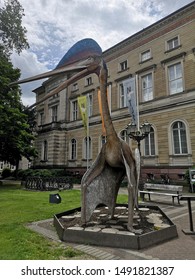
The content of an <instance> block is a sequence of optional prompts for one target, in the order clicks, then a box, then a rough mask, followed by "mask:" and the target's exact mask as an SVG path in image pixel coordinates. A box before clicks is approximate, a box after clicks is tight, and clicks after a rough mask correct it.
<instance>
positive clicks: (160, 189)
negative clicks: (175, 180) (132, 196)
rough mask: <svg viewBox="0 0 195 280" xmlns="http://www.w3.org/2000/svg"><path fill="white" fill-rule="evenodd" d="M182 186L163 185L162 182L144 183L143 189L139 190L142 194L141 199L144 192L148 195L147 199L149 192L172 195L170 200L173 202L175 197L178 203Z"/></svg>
mask: <svg viewBox="0 0 195 280" xmlns="http://www.w3.org/2000/svg"><path fill="white" fill-rule="evenodd" d="M182 191H183V186H176V185H164V184H148V183H145V184H144V188H143V190H140V191H139V192H140V194H142V200H143V201H144V198H145V194H147V195H148V198H149V200H151V199H150V196H151V194H155V195H166V196H172V202H173V203H174V199H175V197H177V201H178V204H180V201H179V200H180V197H181V196H182Z"/></svg>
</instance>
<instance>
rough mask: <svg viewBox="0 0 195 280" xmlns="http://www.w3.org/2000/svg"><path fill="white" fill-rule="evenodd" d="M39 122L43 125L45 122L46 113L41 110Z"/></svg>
mask: <svg viewBox="0 0 195 280" xmlns="http://www.w3.org/2000/svg"><path fill="white" fill-rule="evenodd" d="M39 124H40V125H43V124H44V113H43V112H41V113H40V114H39Z"/></svg>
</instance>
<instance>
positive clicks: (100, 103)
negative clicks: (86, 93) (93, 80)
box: [98, 90, 106, 136]
mask: <svg viewBox="0 0 195 280" xmlns="http://www.w3.org/2000/svg"><path fill="white" fill-rule="evenodd" d="M98 103H99V110H100V115H101V119H102V135H103V136H106V129H105V125H104V115H103V111H102V100H101V92H100V90H98Z"/></svg>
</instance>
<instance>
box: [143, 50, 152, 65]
mask: <svg viewBox="0 0 195 280" xmlns="http://www.w3.org/2000/svg"><path fill="white" fill-rule="evenodd" d="M150 58H151V50H147V51H145V52H143V53H141V62H144V61H146V60H148V59H150Z"/></svg>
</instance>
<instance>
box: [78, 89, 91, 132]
mask: <svg viewBox="0 0 195 280" xmlns="http://www.w3.org/2000/svg"><path fill="white" fill-rule="evenodd" d="M77 100H78V105H79V109H80V113H81V118H82V121H83V125H84V128H85V131H86V134H87V135H88V128H89V127H88V126H89V125H88V123H89V122H88V112H87V110H88V107H87V96H86V95H85V96H79V97H78V98H77Z"/></svg>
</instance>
